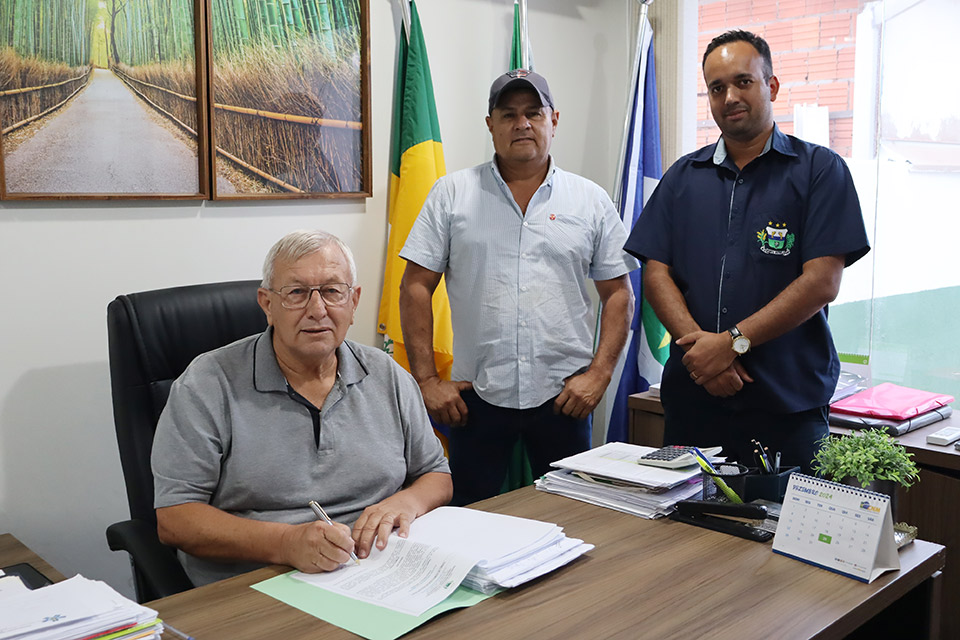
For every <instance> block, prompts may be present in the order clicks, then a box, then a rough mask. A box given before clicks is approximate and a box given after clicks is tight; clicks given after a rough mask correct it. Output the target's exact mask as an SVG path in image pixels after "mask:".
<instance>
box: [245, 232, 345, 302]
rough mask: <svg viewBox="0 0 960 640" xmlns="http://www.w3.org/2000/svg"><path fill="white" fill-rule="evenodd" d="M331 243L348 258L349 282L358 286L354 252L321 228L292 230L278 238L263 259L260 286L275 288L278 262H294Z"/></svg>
mask: <svg viewBox="0 0 960 640" xmlns="http://www.w3.org/2000/svg"><path fill="white" fill-rule="evenodd" d="M330 245H335V246H336V247H338V248H339V249H340V251H341V252H342V253H343V257H344V258H346V259H347V267H348V269H349V272H350V273H349V277H350V282H348V283H347V284H349V285H350V286H351V287H354V286H356V284H357V264H356V262H354V260H353V252H352V251H350V247H348V246H347V245H345V244H344V243H343V240H341V239H340V238H338V237H337V236H335V235H333V234H332V233H327V232H326V231H320V230H319V229H301V230H299V231H291V232H290V233H288V234H287V235H285V236H283V237H282V238H280V239H279V240H277V242H276V244H274V245H273V246H272V247H270V251H268V252H267V257H266V258H265V259H264V261H263V281H262V282H261V283H260V286H261V287H263V288H264V289H272V288H273V270H274V268H275V267H276V264H277V262H280V261H282V262H289V263H293V262H296V261H297V260H299V259H300V258H303V257H305V256H308V255H310V254H312V253H316V252H317V251H320V250H321V249H324V248H326V247H328V246H330Z"/></svg>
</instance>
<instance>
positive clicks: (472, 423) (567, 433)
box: [448, 391, 592, 506]
mask: <svg viewBox="0 0 960 640" xmlns="http://www.w3.org/2000/svg"><path fill="white" fill-rule="evenodd" d="M461 396H462V397H463V400H464V402H465V403H466V404H467V424H465V425H464V426H462V427H451V428H450V437H449V439H448V449H449V453H450V471H451V473H452V474H453V500H452V501H451V503H450V504H453V505H458V506H462V505H465V504H469V503H471V502H476V501H477V500H483V499H485V498H490V497H492V496H495V495H497V494H498V493H499V492H500V487H501V486H502V485H503V479H504V477H505V476H506V474H507V465H508V464H509V463H510V460H511V455H512V453H513V448H514V446H515V445H516V443H517V441H518V440H522V441H523V444H524V447H525V448H526V451H527V456H528V458H529V460H530V469H531V471H532V473H533V477H534V478H538V477H540V476H542V475H543V474H545V473H546V472H547V471H549V470H550V463H551V462H555V461H556V460H559V459H560V458H565V457H567V456H570V455H573V454H575V453H580V452H581V451H586V450H587V449H589V448H590V430H591V425H592V420H591V417H589V416H588V417H587V418H586V419H585V420H576V419H574V418H571V417H569V416H564V415H556V414H554V413H553V399H552V398H551V399H550V400H549V401H547V402H545V403H543V404H542V405H540V406H539V407H535V408H532V409H506V408H503V407H496V406H494V405H492V404H489V403H487V402H484V401H483V400H481V399H480V397H479V396H478V395H477V394H476V393H475V392H473V391H464V392H463V393H462V394H461Z"/></svg>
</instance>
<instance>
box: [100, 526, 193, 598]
mask: <svg viewBox="0 0 960 640" xmlns="http://www.w3.org/2000/svg"><path fill="white" fill-rule="evenodd" d="M107 545H108V546H109V547H110V549H111V550H113V551H126V552H127V553H129V554H130V558H131V559H132V560H133V567H134V570H135V571H136V573H137V574H138V575H137V576H136V577H137V582H138V583H139V582H141V581H142V582H143V587H144V592H145V594H148V595H146V598H145V599H150V600H152V599H154V598H165V597H166V596H171V595H173V594H175V593H180V592H181V591H186V590H187V589H192V588H193V583H192V582H190V578H188V577H187V574H186V572H184V570H183V566H182V565H181V564H180V561H179V560H177V554H176V550H175V549H174V548H173V547H168V546H167V545H165V544H163V543H162V542H160V538H158V537H157V528H156V525H154V524H152V523H149V522H145V521H143V520H126V521H124V522H117V523H115V524H112V525H110V526H109V527H107ZM140 595H141V594H140V593H139V585H138V596H140Z"/></svg>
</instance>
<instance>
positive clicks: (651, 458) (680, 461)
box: [637, 445, 723, 469]
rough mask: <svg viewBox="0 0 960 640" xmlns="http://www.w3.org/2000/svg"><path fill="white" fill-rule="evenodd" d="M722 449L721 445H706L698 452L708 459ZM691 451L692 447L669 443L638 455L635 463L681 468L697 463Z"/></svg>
mask: <svg viewBox="0 0 960 640" xmlns="http://www.w3.org/2000/svg"><path fill="white" fill-rule="evenodd" d="M722 449H723V447H707V448H705V449H701V450H700V453H702V454H703V455H704V456H706V457H707V459H708V460H709V459H710V458H711V457H713V456H715V455H717V454H718V453H720V451H722ZM692 451H693V447H684V446H680V445H670V446H666V447H661V448H659V449H657V450H656V451H651V452H650V453H648V454H646V455H643V456H640V458H638V459H637V463H638V464H645V465H647V466H651V467H663V468H665V469H682V468H683V467H689V466H692V465H695V464H697V459H696V458H695V457H694V455H693V453H692Z"/></svg>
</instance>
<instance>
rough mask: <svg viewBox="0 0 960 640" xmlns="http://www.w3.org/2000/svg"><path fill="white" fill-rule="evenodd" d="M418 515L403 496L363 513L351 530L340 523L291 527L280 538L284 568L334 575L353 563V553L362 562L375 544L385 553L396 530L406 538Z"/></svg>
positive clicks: (414, 506) (368, 508) (395, 495)
mask: <svg viewBox="0 0 960 640" xmlns="http://www.w3.org/2000/svg"><path fill="white" fill-rule="evenodd" d="M417 513H418V509H417V506H416V505H415V504H414V502H413V501H412V500H411V499H409V498H408V497H407V496H405V495H404V494H403V492H400V493H396V494H394V495H392V496H390V497H389V498H387V499H386V500H382V501H381V502H378V503H377V504H374V505H370V506H369V507H367V508H366V509H364V510H363V513H362V514H361V515H360V517H359V518H358V519H357V521H356V523H355V524H354V525H353V529H352V530H351V529H350V527H348V526H347V525H345V524H341V523H339V522H334V523H333V524H327V523H325V522H320V521H316V522H307V523H304V524H297V525H291V526H290V527H289V529H287V531H286V532H285V533H284V535H283V537H282V538H281V546H282V556H283V558H284V560H283V564H286V565H289V566H291V567H294V568H295V569H299V570H300V571H303V572H304V573H320V572H323V571H333V570H334V569H336V568H338V567H339V566H340V565H342V564H345V563H348V562H351V561H350V552H351V551H354V552H356V554H357V557H358V558H360V559H363V558H366V557H367V556H369V555H370V549H371V547H372V546H373V544H374V541H375V540H376V545H377V548H378V549H380V550H383V549H384V548H385V547H386V546H387V539H388V538H389V537H390V534H391V533H392V532H393V531H394V530H396V531H397V535H399V536H400V537H401V538H405V537H407V535H408V534H409V532H410V523H411V522H413V520H414V519H415V518H416V516H417Z"/></svg>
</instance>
